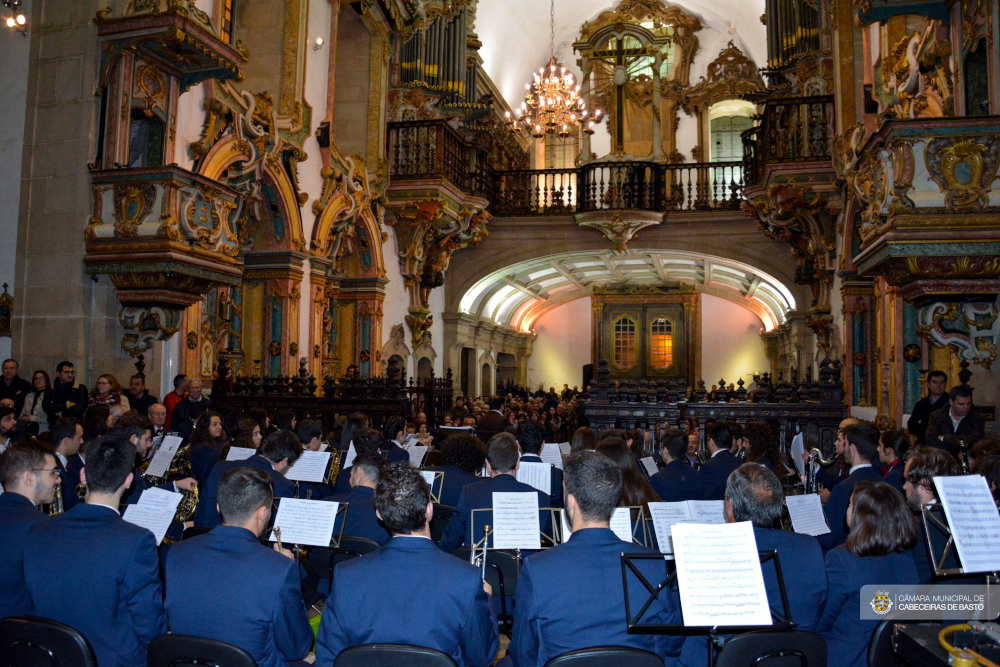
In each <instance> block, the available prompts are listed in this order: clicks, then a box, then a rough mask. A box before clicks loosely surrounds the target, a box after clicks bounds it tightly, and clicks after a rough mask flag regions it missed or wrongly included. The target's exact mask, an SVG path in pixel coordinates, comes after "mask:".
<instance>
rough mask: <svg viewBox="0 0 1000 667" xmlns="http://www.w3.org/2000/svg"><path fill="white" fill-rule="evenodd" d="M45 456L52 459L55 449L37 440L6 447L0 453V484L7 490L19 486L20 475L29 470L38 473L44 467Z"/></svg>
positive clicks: (53, 458) (54, 456)
mask: <svg viewBox="0 0 1000 667" xmlns="http://www.w3.org/2000/svg"><path fill="white" fill-rule="evenodd" d="M46 456H51V457H52V460H53V461H54V460H55V458H56V455H55V451H54V450H53V449H52V448H51V447H49V446H48V445H43V444H40V443H38V442H32V441H27V442H22V443H19V444H17V445H13V446H11V447H8V448H7V451H5V452H4V453H3V454H0V485H2V486H3V488H5V489H7V491H13V490H14V489H15V488H18V487H20V485H21V475H23V474H24V473H26V472H28V471H29V470H30V471H32V472H34V473H35V474H36V475H37V474H39V473H38V471H39V470H43V469H44V468H45V457H46Z"/></svg>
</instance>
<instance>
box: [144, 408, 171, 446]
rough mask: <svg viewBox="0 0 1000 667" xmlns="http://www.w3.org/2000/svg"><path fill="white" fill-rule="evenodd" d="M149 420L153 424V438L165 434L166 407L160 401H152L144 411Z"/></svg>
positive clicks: (161, 436)
mask: <svg viewBox="0 0 1000 667" xmlns="http://www.w3.org/2000/svg"><path fill="white" fill-rule="evenodd" d="M146 416H147V417H149V421H150V422H152V424H153V440H154V441H155V440H156V438H160V439H161V440H162V438H163V436H165V435H166V434H167V428H166V426H167V407H166V406H165V405H163V404H162V403H153V404H152V405H151V406H149V410H148V411H147V412H146Z"/></svg>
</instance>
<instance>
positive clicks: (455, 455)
mask: <svg viewBox="0 0 1000 667" xmlns="http://www.w3.org/2000/svg"><path fill="white" fill-rule="evenodd" d="M441 456H442V457H444V465H443V466H431V467H427V468H424V470H427V471H430V472H440V473H443V474H442V475H441V482H440V485H441V490H440V491H439V492H438V502H440V503H441V504H442V505H448V506H449V507H457V506H458V498H459V496H460V495H462V489H464V488H465V485H466V484H473V483H475V482H481V481H483V478H482V477H478V476H477V473H479V471H480V470H482V469H483V466H484V465H486V445H484V444H483V442H482V441H481V440H480V439H479V438H477V437H476V436H474V435H470V434H467V433H460V434H458V435H453V436H450V437H449V438H448V439H447V440H445V441H444V446H443V447H442V448H441Z"/></svg>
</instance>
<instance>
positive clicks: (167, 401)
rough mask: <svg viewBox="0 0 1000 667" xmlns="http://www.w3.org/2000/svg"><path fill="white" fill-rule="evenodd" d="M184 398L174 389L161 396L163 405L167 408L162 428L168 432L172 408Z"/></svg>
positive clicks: (172, 412)
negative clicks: (165, 419)
mask: <svg viewBox="0 0 1000 667" xmlns="http://www.w3.org/2000/svg"><path fill="white" fill-rule="evenodd" d="M183 399H184V397H183V396H181V395H180V394H178V393H177V392H176V391H172V392H170V393H169V394H167V395H166V396H164V397H163V407H165V408H166V409H167V421H165V422H164V423H163V428H164V429H165V430H166V431H167V432H169V431H170V417H172V416H173V414H174V408H175V407H176V406H177V404H178V403H180V402H181V401H182V400H183Z"/></svg>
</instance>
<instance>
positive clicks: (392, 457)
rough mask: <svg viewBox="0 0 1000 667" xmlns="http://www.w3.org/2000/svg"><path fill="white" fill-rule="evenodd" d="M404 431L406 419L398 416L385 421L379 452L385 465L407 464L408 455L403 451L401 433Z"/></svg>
mask: <svg viewBox="0 0 1000 667" xmlns="http://www.w3.org/2000/svg"><path fill="white" fill-rule="evenodd" d="M405 430H406V419H404V418H403V417H401V416H400V415H392V416H391V417H389V418H388V419H386V420H385V426H384V427H383V428H382V436H383V438H382V445H381V446H380V447H379V451H380V452H381V454H382V458H383V459H385V462H386V463H396V462H398V461H406V462H409V460H410V455H409V454H408V453H407V452H406V450H405V449H403V439H404V437H403V431H405Z"/></svg>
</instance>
